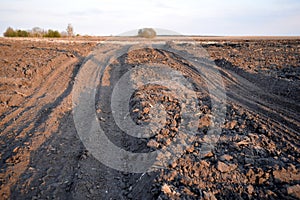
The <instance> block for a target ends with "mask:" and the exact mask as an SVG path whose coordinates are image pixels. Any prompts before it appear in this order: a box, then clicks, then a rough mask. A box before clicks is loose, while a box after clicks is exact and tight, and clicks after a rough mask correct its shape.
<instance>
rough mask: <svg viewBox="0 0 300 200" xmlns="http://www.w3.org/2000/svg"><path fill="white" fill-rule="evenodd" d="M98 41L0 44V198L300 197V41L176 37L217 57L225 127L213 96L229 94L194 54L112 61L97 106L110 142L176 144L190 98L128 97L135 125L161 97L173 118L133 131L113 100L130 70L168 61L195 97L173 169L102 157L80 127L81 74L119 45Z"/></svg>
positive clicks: (142, 147) (147, 148)
mask: <svg viewBox="0 0 300 200" xmlns="http://www.w3.org/2000/svg"><path fill="white" fill-rule="evenodd" d="M99 40H100V39H99ZM99 40H78V41H76V40H75V41H68V40H66V41H65V40H57V41H56V40H50V41H49V40H36V41H31V40H21V39H4V38H1V39H0V49H1V51H0V66H1V68H0V92H1V93H0V105H1V107H0V119H1V120H0V197H1V198H0V199H20V198H22V199H300V192H299V191H300V171H299V170H300V140H299V136H300V120H299V119H300V103H299V102H300V66H299V63H300V62H299V61H300V41H299V39H297V38H276V39H274V38H273V39H265V38H264V39H261V38H252V39H249V40H247V39H243V40H240V39H234V38H229V39H228V38H227V39H226V38H222V39H220V38H219V39H218V40H213V38H206V39H205V38H204V39H203V38H199V39H198V40H197V39H195V38H192V40H191V39H190V38H188V39H186V38H185V39H182V41H180V39H178V38H177V40H176V41H175V42H174V43H172V44H171V46H172V45H173V48H174V49H179V48H180V49H183V50H184V49H185V50H189V49H191V50H192V49H193V48H197V47H203V48H204V49H205V51H206V52H207V53H208V55H209V58H210V59H211V60H212V61H214V63H215V67H216V69H217V70H218V73H219V74H220V76H221V79H222V82H223V83H224V89H225V94H226V105H225V108H224V113H225V117H224V121H222V122H223V123H222V124H217V123H215V124H214V123H212V122H214V121H213V118H215V116H214V113H216V111H215V110H214V107H213V105H212V102H213V101H221V100H222V99H218V96H213V95H212V94H211V93H210V90H209V89H208V85H207V84H208V83H207V82H205V80H203V74H201V73H199V72H198V71H197V70H195V67H194V66H193V64H192V63H191V62H189V61H187V59H185V58H183V57H181V56H178V55H177V54H175V53H172V52H168V51H164V50H161V49H158V48H144V49H138V50H132V51H129V53H126V54H124V55H122V56H120V57H118V58H117V59H116V60H114V61H112V63H111V64H110V65H109V67H108V68H106V69H105V70H104V72H103V76H102V77H101V80H100V82H101V84H100V85H98V88H97V92H96V98H95V100H96V104H95V110H96V111H97V118H98V119H99V123H100V125H101V127H102V128H103V129H104V130H105V133H106V135H107V137H108V138H109V139H110V140H111V141H112V142H113V143H114V144H115V145H117V146H119V147H121V148H123V149H125V150H126V151H130V152H137V153H147V152H153V151H155V150H157V149H165V148H167V147H168V146H172V142H173V141H174V140H175V139H174V138H176V137H177V136H179V135H180V127H182V126H183V124H184V120H182V119H184V117H183V116H182V112H183V109H184V107H185V106H186V105H187V104H188V103H187V102H188V101H187V102H183V101H182V99H180V98H179V96H180V95H174V94H171V93H170V92H169V91H168V89H167V88H165V87H162V86H159V85H145V86H141V87H139V88H138V90H137V91H135V92H134V93H133V94H132V96H131V97H130V103H129V110H130V117H131V118H132V120H133V121H134V122H135V123H136V124H144V125H147V124H148V123H149V120H150V119H151V111H149V110H151V109H152V107H153V106H154V105H156V104H158V103H159V104H161V105H162V106H163V107H164V109H165V113H167V114H166V121H165V123H164V125H163V127H161V129H160V130H157V132H155V135H154V136H152V137H150V138H143V139H141V138H136V137H132V136H130V135H128V134H125V133H124V131H122V130H121V129H120V127H118V125H117V124H116V122H115V120H114V116H113V110H112V108H111V106H110V104H111V102H110V101H111V97H112V95H113V94H112V92H113V89H114V87H115V86H116V84H118V80H120V78H121V77H122V76H123V75H124V74H125V73H126V72H128V71H130V70H132V69H137V68H138V66H140V65H147V64H153V63H160V64H163V65H165V66H168V67H170V69H174V70H177V71H180V72H181V73H182V74H183V76H184V77H185V78H186V79H187V80H189V81H190V82H191V83H192V85H193V88H194V89H193V90H194V92H195V94H196V96H197V102H198V105H197V106H198V108H199V109H198V110H197V112H196V114H197V115H196V116H197V120H198V122H199V123H198V124H197V126H198V127H197V130H196V132H195V133H194V137H193V141H192V142H191V144H189V145H188V146H186V148H185V149H183V151H182V154H181V155H180V156H179V157H176V159H174V160H172V162H171V163H169V165H168V166H166V167H164V168H157V169H156V170H155V171H152V172H146V173H128V172H122V171H119V170H116V169H112V168H110V167H107V166H106V165H104V164H102V163H101V162H100V161H99V160H97V159H96V158H95V157H94V156H93V155H92V153H91V152H90V151H88V150H87V148H86V147H85V146H84V144H83V142H82V140H81V139H80V137H79V135H78V130H76V126H75V124H74V118H73V114H74V113H73V111H72V91H73V89H74V84H75V83H76V77H77V76H78V74H79V73H80V70H81V69H82V68H83V67H84V66H85V64H86V62H87V60H90V58H91V54H90V53H91V52H92V51H93V50H94V49H95V48H96V49H98V50H99V51H101V52H102V53H103V54H104V53H105V52H108V51H111V50H112V49H116V48H118V47H119V46H120V42H119V41H117V42H112V41H111V40H110V41H109V42H101V41H99ZM195 40H196V41H198V42H196V44H194V41H195ZM127 42H128V41H127ZM131 42H132V41H131ZM156 42H157V43H162V45H164V43H165V41H163V40H157V41H156ZM129 43H130V41H129ZM148 43H151V42H149V41H148ZM121 45H124V44H121ZM167 45H170V44H167ZM193 45H194V46H193ZM147 75H148V76H151V73H150V72H149V71H144V72H143V71H141V72H139V73H138V72H137V74H135V76H132V77H131V78H132V79H131V80H132V82H133V83H135V84H137V85H138V83H139V82H140V80H139V77H143V76H147ZM161 76H163V75H161ZM87 78H90V77H87ZM209 81H210V82H211V84H214V83H215V82H217V80H214V79H210V80H209ZM186 99H187V100H191V99H192V97H191V96H186ZM84 120H85V119H83V121H84ZM216 126H220V128H221V134H220V135H219V136H220V137H219V138H218V141H217V143H216V144H215V146H214V148H213V149H212V151H209V152H205V155H204V156H203V155H202V153H203V152H202V151H201V149H203V148H202V146H203V143H204V141H205V138H206V137H207V135H209V129H210V127H216Z"/></svg>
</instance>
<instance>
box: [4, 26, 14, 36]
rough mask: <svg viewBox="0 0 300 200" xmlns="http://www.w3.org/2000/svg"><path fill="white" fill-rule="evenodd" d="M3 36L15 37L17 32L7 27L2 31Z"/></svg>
mask: <svg viewBox="0 0 300 200" xmlns="http://www.w3.org/2000/svg"><path fill="white" fill-rule="evenodd" d="M3 35H4V37H16V36H17V33H16V31H14V29H13V28H11V27H8V28H7V29H6V31H5V32H4V33H3Z"/></svg>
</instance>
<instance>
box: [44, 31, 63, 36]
mask: <svg viewBox="0 0 300 200" xmlns="http://www.w3.org/2000/svg"><path fill="white" fill-rule="evenodd" d="M44 37H52V38H54V37H61V35H60V33H59V32H58V31H54V30H51V29H49V30H48V32H47V33H46V34H44Z"/></svg>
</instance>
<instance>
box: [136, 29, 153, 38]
mask: <svg viewBox="0 0 300 200" xmlns="http://www.w3.org/2000/svg"><path fill="white" fill-rule="evenodd" d="M138 36H139V37H145V38H154V37H155V36H156V32H155V30H154V29H153V28H143V29H139V31H138Z"/></svg>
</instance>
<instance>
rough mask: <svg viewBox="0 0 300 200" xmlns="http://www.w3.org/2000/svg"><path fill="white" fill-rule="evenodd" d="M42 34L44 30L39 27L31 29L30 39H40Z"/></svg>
mask: <svg viewBox="0 0 300 200" xmlns="http://www.w3.org/2000/svg"><path fill="white" fill-rule="evenodd" d="M43 34H44V30H43V29H41V28H40V27H34V28H32V29H31V36H32V37H42V36H43Z"/></svg>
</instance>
